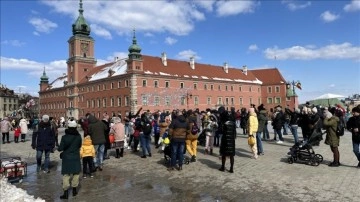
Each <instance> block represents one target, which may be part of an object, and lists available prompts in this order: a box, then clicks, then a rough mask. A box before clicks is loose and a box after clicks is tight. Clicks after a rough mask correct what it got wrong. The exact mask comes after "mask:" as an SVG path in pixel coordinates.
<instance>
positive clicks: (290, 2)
mask: <svg viewBox="0 0 360 202" xmlns="http://www.w3.org/2000/svg"><path fill="white" fill-rule="evenodd" d="M281 3H282V4H286V6H287V7H288V9H289V10H291V11H296V10H299V9H304V8H306V7H309V6H311V2H310V1H308V2H306V3H302V4H300V3H295V1H294V0H283V1H282V2H281Z"/></svg>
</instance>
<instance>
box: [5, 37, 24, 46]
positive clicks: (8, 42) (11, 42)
mask: <svg viewBox="0 0 360 202" xmlns="http://www.w3.org/2000/svg"><path fill="white" fill-rule="evenodd" d="M1 45H10V46H15V47H22V46H24V45H25V42H22V41H19V40H16V39H15V40H4V41H2V42H1Z"/></svg>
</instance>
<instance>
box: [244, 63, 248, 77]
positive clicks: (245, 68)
mask: <svg viewBox="0 0 360 202" xmlns="http://www.w3.org/2000/svg"><path fill="white" fill-rule="evenodd" d="M247 70H248V69H247V66H246V65H244V66H243V73H244V74H245V75H247Z"/></svg>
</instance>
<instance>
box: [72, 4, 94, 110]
mask: <svg viewBox="0 0 360 202" xmlns="http://www.w3.org/2000/svg"><path fill="white" fill-rule="evenodd" d="M79 5H80V7H79V17H78V18H77V19H76V21H75V23H74V24H72V33H73V35H72V36H71V37H70V39H69V40H68V44H69V58H68V60H67V62H66V63H67V82H66V85H67V95H68V101H67V103H66V107H67V109H68V110H67V111H68V112H67V115H68V116H69V117H72V116H74V117H77V113H78V112H77V103H78V100H77V99H79V98H78V91H79V89H78V87H77V84H78V83H79V82H80V81H81V80H82V79H84V78H85V77H86V75H87V74H88V72H89V71H90V70H91V69H92V68H94V67H95V65H96V59H95V58H94V42H95V41H94V39H93V38H92V37H91V36H90V26H89V25H88V24H87V22H86V20H85V18H84V15H83V13H84V10H83V7H82V6H83V4H82V0H80V3H79Z"/></svg>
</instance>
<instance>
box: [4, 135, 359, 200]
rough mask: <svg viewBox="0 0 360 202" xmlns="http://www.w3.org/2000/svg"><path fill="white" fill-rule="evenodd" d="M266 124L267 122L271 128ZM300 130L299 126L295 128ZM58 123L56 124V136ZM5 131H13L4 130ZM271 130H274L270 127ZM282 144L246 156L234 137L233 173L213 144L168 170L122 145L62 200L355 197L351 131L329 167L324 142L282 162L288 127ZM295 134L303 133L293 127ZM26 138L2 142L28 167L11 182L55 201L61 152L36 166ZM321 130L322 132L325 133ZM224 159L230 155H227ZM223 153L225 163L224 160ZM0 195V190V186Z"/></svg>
mask: <svg viewBox="0 0 360 202" xmlns="http://www.w3.org/2000/svg"><path fill="white" fill-rule="evenodd" d="M270 131H272V129H271V130H270ZM299 132H300V130H299ZM63 133H64V129H60V136H61V135H62V134H63ZM11 135H12V134H11ZM270 136H271V137H273V133H272V132H270ZM284 137H285V142H284V144H276V143H275V142H274V141H266V142H263V146H264V151H265V155H264V156H260V157H259V158H258V159H257V160H255V159H251V153H250V148H249V146H248V145H247V139H246V137H245V136H244V135H241V134H240V130H238V138H237V139H236V148H237V149H236V157H235V166H234V173H233V174H231V173H229V172H220V171H218V168H219V167H220V165H221V162H220V160H219V158H218V155H217V153H218V148H214V152H215V154H214V155H212V156H211V155H204V148H203V147H202V146H199V148H198V152H199V153H198V161H197V162H195V163H190V164H189V165H184V166H183V170H182V171H173V172H168V171H167V170H166V166H165V163H164V158H163V154H161V153H158V152H157V150H155V148H154V147H152V149H153V152H152V153H153V156H152V157H148V158H146V159H142V158H140V155H141V153H132V152H130V150H127V151H126V154H125V156H124V158H120V159H116V158H114V157H113V151H112V152H111V153H110V154H111V155H112V156H111V158H110V159H109V160H106V161H105V162H104V170H103V171H98V172H96V173H95V177H94V178H93V179H91V178H87V179H81V181H80V188H79V189H80V190H79V194H78V196H76V197H71V193H70V199H69V201H86V202H88V201H126V202H128V201H154V202H155V201H185V202H188V201H189V202H192V201H204V202H207V201H209V202H210V201H219V202H220V201H221V202H227V201H229V202H230V201H341V202H343V201H358V200H359V198H360V186H359V181H360V169H358V168H356V165H357V163H358V161H357V160H356V158H355V155H354V154H353V152H352V143H351V134H350V133H349V132H347V133H346V134H345V136H343V137H342V138H341V143H340V148H339V149H340V161H341V163H342V166H340V167H336V168H332V167H328V166H327V164H328V163H329V162H330V161H331V160H332V153H331V151H330V148H329V147H328V146H327V145H325V144H324V143H323V141H322V142H321V144H320V146H317V147H314V150H315V152H316V153H317V154H321V155H322V156H323V157H324V161H323V162H322V163H321V164H320V165H319V166H311V165H307V164H304V163H294V164H289V163H288V162H287V157H288V155H287V153H288V151H289V148H290V147H291V146H292V145H293V137H292V135H287V136H284ZM300 137H302V135H301V133H300ZM27 138H28V139H29V141H27V142H25V143H18V144H15V143H13V142H12V143H11V144H5V145H3V144H1V145H0V146H1V157H2V158H3V157H6V156H20V157H22V158H23V160H25V161H27V162H28V164H29V165H28V175H27V177H26V178H24V180H23V182H22V183H18V184H15V185H16V186H17V187H20V188H23V189H25V190H26V191H27V192H28V193H29V194H30V195H34V196H35V197H41V198H43V199H45V200H46V201H60V199H59V196H60V195H61V194H62V190H61V174H60V170H61V160H60V159H59V152H55V153H54V154H52V155H51V172H50V173H49V174H45V173H42V172H41V173H36V171H35V167H36V166H35V151H34V150H32V149H31V147H30V138H31V135H30V133H29V135H28V137H27ZM324 138H325V137H324ZM228 161H229V160H228ZM228 161H227V167H229V162H228ZM0 197H1V193H0Z"/></svg>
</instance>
